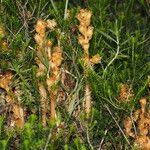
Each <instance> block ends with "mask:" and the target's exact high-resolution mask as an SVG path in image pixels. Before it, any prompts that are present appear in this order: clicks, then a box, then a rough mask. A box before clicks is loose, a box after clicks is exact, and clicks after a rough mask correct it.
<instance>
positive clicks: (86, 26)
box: [77, 9, 101, 115]
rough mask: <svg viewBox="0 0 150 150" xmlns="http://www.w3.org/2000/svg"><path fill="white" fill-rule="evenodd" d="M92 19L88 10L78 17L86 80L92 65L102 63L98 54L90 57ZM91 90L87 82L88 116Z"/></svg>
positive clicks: (85, 100)
mask: <svg viewBox="0 0 150 150" xmlns="http://www.w3.org/2000/svg"><path fill="white" fill-rule="evenodd" d="M91 17H92V12H91V11H90V10H87V9H81V10H80V12H79V14H78V15H77V19H78V20H79V22H80V24H79V26H78V29H79V31H80V35H79V37H78V41H79V43H80V44H81V46H82V48H83V51H84V58H83V60H84V76H85V78H86V77H87V76H88V70H89V68H90V67H92V64H97V63H99V62H100V60H101V57H100V56H99V54H96V55H95V56H93V57H92V58H90V55H89V47H90V40H91V39H92V35H93V29H94V28H93V27H92V26H91V25H90V24H91ZM91 101H92V98H91V89H90V85H89V84H88V83H87V82H86V85H85V94H84V102H85V106H84V107H85V112H86V114H87V115H88V114H89V113H90V111H91Z"/></svg>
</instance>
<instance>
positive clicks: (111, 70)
mask: <svg viewBox="0 0 150 150" xmlns="http://www.w3.org/2000/svg"><path fill="white" fill-rule="evenodd" d="M65 5H66V1H65V0H50V1H47V0H27V1H24V0H16V1H13V0H1V2H0V24H2V25H4V27H5V28H6V31H7V37H5V40H7V41H8V42H9V49H8V50H6V49H4V48H2V47H0V71H1V72H3V71H7V70H11V71H13V72H14V74H15V76H14V79H13V81H14V82H13V85H12V86H14V87H15V86H16V85H18V84H19V86H20V88H21V91H22V96H21V98H22V99H21V100H22V103H23V105H24V106H25V107H26V109H27V110H28V111H27V112H28V117H27V123H26V124H25V127H24V129H22V130H17V129H9V127H7V125H6V120H7V118H8V115H9V114H0V115H1V116H0V149H3V150H7V149H15V150H16V149H18V150H20V149H22V150H30V149H31V150H40V149H45V150H46V149H49V150H60V149H64V150H73V149H74V150H76V149H77V150H86V149H87V150H88V149H93V150H94V149H99V148H100V146H101V142H102V141H103V140H104V141H103V148H104V149H112V150H113V149H114V150H119V149H123V150H125V149H126V150H128V149H131V145H132V140H131V139H128V140H129V141H131V142H130V144H129V143H128V141H127V139H126V137H124V135H123V134H122V132H121V130H122V131H123V120H124V118H125V117H126V116H127V115H129V114H130V113H131V111H134V109H136V108H138V107H139V104H138V100H139V99H140V98H141V97H142V96H146V97H148V98H149V95H148V93H149V88H148V82H149V81H148V75H149V73H150V61H149V60H150V58H149V54H150V48H149V42H148V41H149V31H150V27H149V26H150V22H149V19H150V6H149V4H148V3H147V2H146V1H144V0H120V1H119V0H70V1H69V2H68V9H69V10H70V12H71V19H69V20H64V12H65ZM80 8H88V9H90V10H91V11H92V12H93V16H92V25H93V26H94V35H93V38H92V40H91V43H90V55H91V56H92V55H94V54H97V53H98V54H100V56H101V57H102V62H101V63H100V64H98V65H96V66H94V68H93V70H90V71H89V76H88V79H87V80H88V81H89V83H90V85H91V87H92V97H93V109H92V114H91V118H90V120H89V121H88V123H87V122H86V121H85V120H84V119H83V118H84V117H83V118H82V116H81V117H80V118H75V117H73V116H72V114H71V113H68V112H66V111H65V110H64V105H65V104H62V105H60V106H59V105H58V107H57V111H58V113H59V118H60V121H61V122H65V125H64V126H63V127H60V128H59V129H58V128H57V126H56V125H53V124H50V125H49V126H48V127H46V128H43V127H42V125H41V123H40V115H39V112H40V111H39V110H40V108H39V101H38V99H39V94H38V90H37V85H36V77H35V74H36V67H37V66H36V63H35V41H34V38H33V37H34V34H35V32H34V26H35V23H36V21H37V20H38V19H39V18H42V19H45V18H50V19H53V18H55V19H56V21H57V22H58V26H59V28H61V30H62V31H63V32H64V33H66V34H67V35H68V37H70V39H71V40H68V39H67V38H65V37H64V39H63V41H61V42H62V45H63V51H64V58H65V61H64V65H66V66H68V69H69V71H70V72H71V73H72V74H73V75H74V76H76V77H77V81H76V82H78V86H77V89H76V90H75V91H72V92H74V93H75V94H76V93H77V94H79V95H80V98H81V100H82V98H83V95H82V94H80V93H82V91H83V87H84V81H83V77H82V64H81V63H80V59H81V57H82V54H83V52H82V49H81V46H80V45H79V44H78V41H77V36H78V34H79V32H78V31H77V27H76V25H77V24H78V21H77V20H76V18H75V15H76V14H77V13H78V11H79V9H80ZM28 12H31V13H33V14H32V16H31V17H30V16H28V15H27V13H28ZM24 14H26V16H24ZM54 36H55V33H54V35H51V37H50V38H51V39H53V37H54ZM54 42H55V41H54ZM148 51H149V52H148ZM73 80H76V79H73ZM121 83H127V84H129V85H131V87H132V88H133V91H134V97H133V99H132V100H131V101H130V102H128V103H126V104H124V103H120V102H119V101H118V99H117V97H118V94H119V86H120V84H121ZM69 92H71V91H69ZM1 108H2V107H1ZM72 109H76V106H74V108H72ZM71 111H72V110H71ZM34 112H36V114H35V113H34ZM81 113H83V112H82V111H81ZM114 118H115V120H116V121H117V123H118V124H116V122H115V120H114ZM118 125H119V126H118ZM120 129H121V130H120Z"/></svg>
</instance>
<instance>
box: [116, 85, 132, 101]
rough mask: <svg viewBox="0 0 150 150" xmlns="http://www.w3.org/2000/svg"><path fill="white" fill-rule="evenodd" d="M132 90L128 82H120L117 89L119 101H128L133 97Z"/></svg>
mask: <svg viewBox="0 0 150 150" xmlns="http://www.w3.org/2000/svg"><path fill="white" fill-rule="evenodd" d="M133 96H134V94H133V90H132V88H131V87H130V86H129V85H128V84H121V85H120V90H119V97H118V99H119V101H121V102H128V101H130V100H131V98H133Z"/></svg>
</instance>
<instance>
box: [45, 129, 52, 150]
mask: <svg viewBox="0 0 150 150" xmlns="http://www.w3.org/2000/svg"><path fill="white" fill-rule="evenodd" d="M51 135H52V134H51V129H50V131H49V135H48V138H47V141H46V144H45V147H44V150H47V147H48V144H49V141H50V139H51Z"/></svg>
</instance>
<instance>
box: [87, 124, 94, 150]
mask: <svg viewBox="0 0 150 150" xmlns="http://www.w3.org/2000/svg"><path fill="white" fill-rule="evenodd" d="M86 137H87V142H88V144H89V146H90V148H91V150H94V147H93V146H92V144H91V142H90V137H89V131H88V127H87V126H86Z"/></svg>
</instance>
